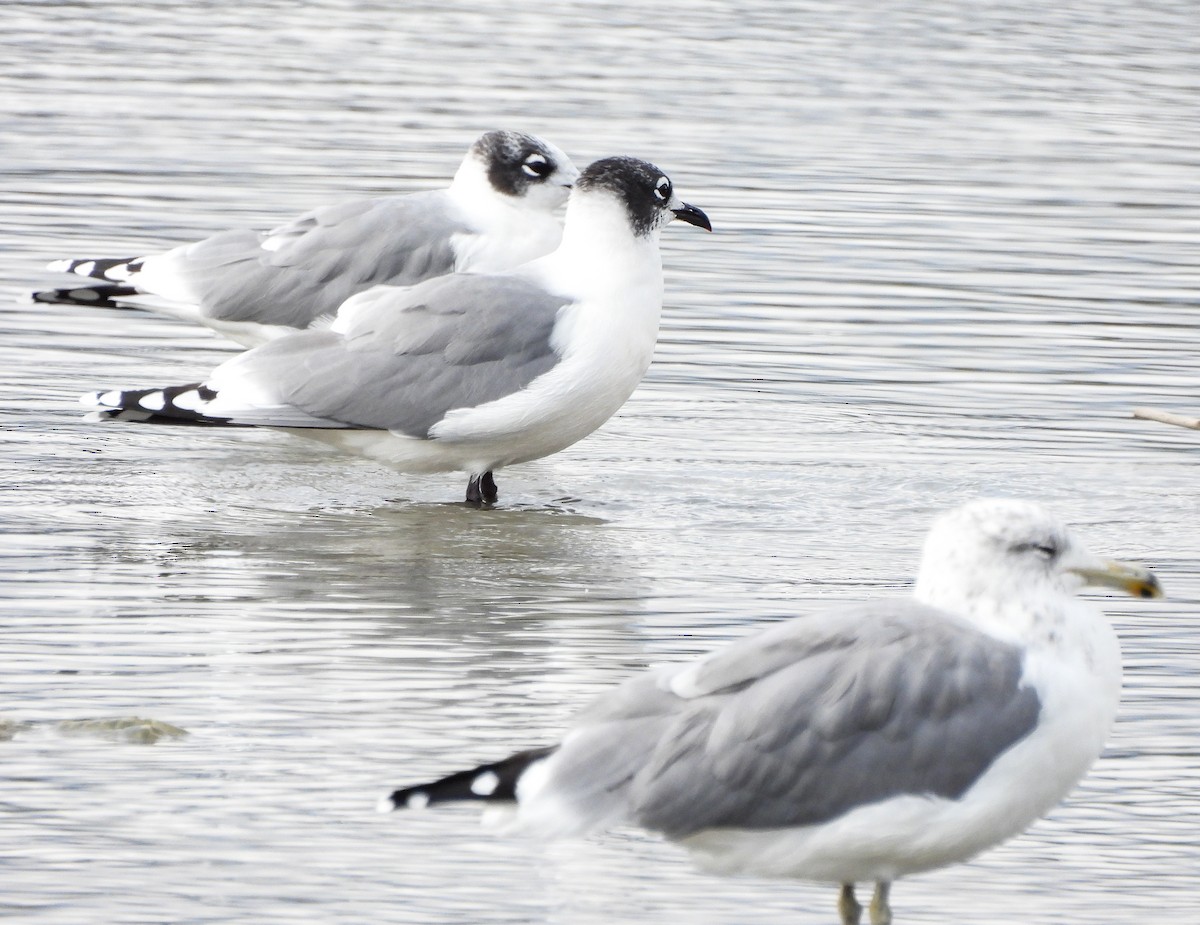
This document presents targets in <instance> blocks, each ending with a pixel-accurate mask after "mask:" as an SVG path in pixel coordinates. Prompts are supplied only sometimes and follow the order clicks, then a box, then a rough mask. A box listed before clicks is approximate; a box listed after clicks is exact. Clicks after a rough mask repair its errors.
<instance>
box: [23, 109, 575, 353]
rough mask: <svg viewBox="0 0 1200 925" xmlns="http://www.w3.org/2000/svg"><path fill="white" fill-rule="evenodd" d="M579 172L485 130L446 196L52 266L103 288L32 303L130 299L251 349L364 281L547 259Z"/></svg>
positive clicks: (405, 281)
mask: <svg viewBox="0 0 1200 925" xmlns="http://www.w3.org/2000/svg"><path fill="white" fill-rule="evenodd" d="M578 175H579V171H578V170H577V169H576V168H575V165H574V164H572V163H571V161H570V159H569V158H568V157H567V156H566V155H565V154H563V152H562V151H560V150H559V149H558V148H556V147H555V146H554V145H552V144H550V143H549V142H548V141H545V140H543V139H541V138H537V137H535V136H533V135H526V134H522V133H520V132H509V131H495V132H487V133H486V134H484V135H482V136H481V137H480V138H479V139H477V140H476V141H475V143H474V144H473V145H471V148H470V150H468V151H467V154H466V156H465V157H464V158H463V161H462V164H461V165H460V166H459V168H458V172H457V173H456V174H455V175H454V180H453V182H452V183H451V184H450V186H449V187H448V188H447V189H440V190H430V191H427V192H422V193H411V194H408V195H403V196H389V197H383V198H378V199H359V200H354V201H350V202H343V203H340V204H338V205H333V206H327V207H324V208H320V209H316V210H314V211H312V212H306V213H305V214H303V215H300V216H298V217H297V218H295V219H293V220H292V221H290V222H287V223H285V224H283V225H280V226H279V227H278V228H275V229H273V230H271V231H268V232H258V231H253V230H248V229H245V230H234V231H226V232H222V233H220V234H217V235H214V236H213V237H210V238H206V239H205V240H203V241H198V242H196V243H193V244H185V245H182V246H180V247H176V248H174V249H173V250H169V251H167V252H165V253H162V254H154V255H150V256H144V257H131V258H105V259H74V260H57V261H54V262H53V263H51V264H50V269H52V270H58V271H62V272H70V273H75V274H78V275H80V276H87V277H94V278H96V279H100V280H106V281H107V282H104V283H99V284H96V285H91V286H84V287H79V286H76V287H73V288H65V289H53V290H47V291H44V292H35V293H34V294H33V297H34V299H35V300H36V301H41V302H69V303H74V304H87V305H104V306H109V307H113V306H117V305H119V304H122V302H123V300H128V299H130V298H131V297H132V298H134V299H135V300H134V301H133V302H131V303H129V304H132V305H135V306H138V305H140V306H141V307H146V308H151V309H157V310H158V311H161V312H164V313H166V314H170V315H175V316H177V317H182V318H185V319H189V320H193V321H198V322H200V323H202V324H205V325H207V326H208V327H210V328H213V329H214V330H216V331H217V332H218V333H220V334H222V335H224V336H226V337H229V338H230V339H232V340H235V341H237V342H239V343H241V344H245V345H247V346H254V345H256V344H261V343H263V342H265V341H267V340H270V339H272V338H273V337H277V336H279V335H281V334H290V333H292V332H293V331H294V330H297V329H302V328H306V327H308V326H309V325H310V324H312V323H313V322H314V321H315V320H316V319H318V318H320V317H322V316H324V315H332V314H333V313H334V312H335V311H337V308H338V306H339V305H341V304H342V302H344V301H345V300H346V299H348V298H349V297H350V296H352V295H354V294H355V293H357V292H362V291H363V290H364V289H368V288H370V287H371V286H375V285H379V284H392V285H402V286H407V285H412V284H414V283H419V282H421V281H422V280H425V279H429V278H431V277H435V276H443V275H444V274H446V273H452V272H456V271H457V272H475V273H495V272H498V271H501V270H508V269H511V268H512V267H516V266H519V265H520V264H522V263H526V262H528V261H530V260H533V259H535V258H537V257H541V256H543V255H545V254H548V253H550V252H551V251H552V250H554V249H555V248H556V247H557V246H558V244H559V241H560V239H561V237H562V225H561V223H560V222H559V220H558V217H557V216H556V215H555V214H554V213H555V210H556V209H557V208H558V207H559V206H561V205H562V204H563V203H564V202H565V201H566V199H567V193H568V190H569V189H570V187H571V185H572V184H573V183H574V182H575V180H576V178H577V177H578ZM141 296H151V297H154V298H152V299H150V300H141V299H138V298H136V297H141Z"/></svg>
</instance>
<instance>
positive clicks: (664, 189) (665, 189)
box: [654, 177, 671, 202]
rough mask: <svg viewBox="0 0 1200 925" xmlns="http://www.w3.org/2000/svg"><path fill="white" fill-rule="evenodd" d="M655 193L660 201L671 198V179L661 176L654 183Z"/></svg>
mask: <svg viewBox="0 0 1200 925" xmlns="http://www.w3.org/2000/svg"><path fill="white" fill-rule="evenodd" d="M654 195H655V196H657V197H658V201H659V202H666V201H667V200H668V199H670V198H671V181H670V180H668V179H667V178H666V177H659V178H658V182H657V183H655V184H654Z"/></svg>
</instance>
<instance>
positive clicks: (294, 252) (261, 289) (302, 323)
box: [147, 190, 470, 328]
mask: <svg viewBox="0 0 1200 925" xmlns="http://www.w3.org/2000/svg"><path fill="white" fill-rule="evenodd" d="M469 231H470V228H469V227H468V226H467V225H466V223H465V222H464V221H463V219H462V218H461V217H459V215H458V212H457V210H456V209H455V208H454V206H453V205H452V203H451V202H450V200H449V198H448V196H447V195H446V193H445V192H444V191H440V190H439V191H431V192H427V193H416V194H412V195H408V196H396V197H390V198H383V199H367V200H359V201H355V202H347V203H342V204H340V205H336V206H330V207H327V208H323V209H316V210H314V211H312V212H308V213H306V214H304V215H301V216H300V217H298V218H297V219H295V220H294V221H292V222H290V223H288V224H286V225H282V226H280V227H279V228H276V229H274V230H273V231H270V232H268V233H266V234H265V235H264V234H260V233H259V232H255V231H228V232H224V233H222V234H218V235H214V236H213V237H211V238H207V239H205V240H204V241H200V242H197V243H195V244H190V245H186V246H184V247H180V248H176V249H175V250H173V251H169V252H168V253H166V254H163V255H162V256H160V257H153V258H148V260H147V263H149V262H150V261H158V262H159V268H162V272H167V273H169V274H171V275H173V276H175V277H177V278H179V279H181V280H183V281H184V282H185V284H186V286H187V287H188V289H190V290H191V291H192V292H193V293H195V297H196V300H197V301H198V303H199V305H200V308H201V312H202V314H204V315H205V316H206V317H209V318H213V319H216V320H221V321H253V322H258V323H260V324H271V325H285V326H288V327H295V328H304V327H307V326H308V325H309V324H311V323H312V322H313V321H314V320H316V319H317V318H319V317H321V316H322V315H329V314H333V313H334V312H335V311H337V308H338V306H339V305H341V304H342V302H344V301H345V300H346V299H347V298H349V297H350V296H351V295H353V294H355V293H356V292H361V291H362V290H364V289H367V288H369V287H371V286H374V285H377V284H381V283H390V284H394V285H411V284H413V283H417V282H420V281H421V280H424V279H428V278H430V277H433V276H441V275H444V274H446V273H450V272H452V271H453V270H454V265H455V253H454V248H453V246H452V244H451V239H452V237H453V236H454V235H456V234H460V233H465V232H469ZM149 275H150V273H149V271H147V276H149Z"/></svg>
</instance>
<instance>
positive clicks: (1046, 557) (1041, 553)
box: [1013, 543, 1058, 562]
mask: <svg viewBox="0 0 1200 925" xmlns="http://www.w3.org/2000/svg"><path fill="white" fill-rule="evenodd" d="M1013 552H1015V553H1023V552H1029V553H1033V554H1034V555H1035V556H1037V557H1038V558H1039V559H1042V560H1043V561H1045V562H1053V561H1054V560H1055V559H1057V558H1058V547H1057V546H1054V545H1053V544H1051V543H1019V544H1018V545H1016V546H1014V547H1013Z"/></svg>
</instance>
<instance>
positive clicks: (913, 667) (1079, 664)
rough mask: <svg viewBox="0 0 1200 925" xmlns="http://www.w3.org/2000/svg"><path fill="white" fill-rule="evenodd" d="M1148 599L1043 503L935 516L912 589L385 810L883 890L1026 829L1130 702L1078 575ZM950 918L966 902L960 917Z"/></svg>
mask: <svg viewBox="0 0 1200 925" xmlns="http://www.w3.org/2000/svg"><path fill="white" fill-rule="evenodd" d="M1089 586H1091V587H1097V586H1098V587H1103V588H1114V589H1117V590H1120V591H1123V592H1126V593H1130V594H1133V595H1136V596H1140V597H1158V596H1160V595H1161V593H1162V592H1161V590H1160V588H1159V585H1158V581H1157V580H1156V579H1155V577H1154V576H1153V574H1151V573H1150V572H1148V571H1147V570H1146V569H1143V568H1140V567H1137V566H1131V565H1127V564H1124V563H1120V562H1114V561H1109V560H1103V559H1098V558H1097V557H1095V556H1093V555H1092V554H1091V553H1089V552H1088V551H1087V550H1086V549H1085V548H1084V547H1083V546H1082V545H1081V544H1080V542H1079V541H1078V540H1077V539H1076V538H1075V537H1074V536H1073V535H1072V534H1071V532H1070V531H1069V530H1068V529H1067V528H1066V527H1065V526H1064V525H1063V524H1062V523H1061V522H1060V521H1058V520H1057V519H1056V518H1055V517H1053V516H1051V515H1050V514H1049V513H1048V512H1047V511H1045V510H1044V509H1043V508H1042V507H1040V506H1038V505H1036V504H1032V503H1028V502H1021V501H1013V500H1000V499H987V500H981V501H975V502H972V503H969V504H966V505H964V506H962V507H960V508H957V509H955V510H953V511H950V512H949V513H947V514H945V515H943V516H942V517H940V518H939V519H938V520H937V521H936V522H935V523H934V525H933V528H932V530H931V531H930V533H929V536H928V539H927V540H926V543H925V552H924V556H923V558H922V561H921V567H920V571H919V574H918V576H917V584H916V590H915V593H914V595H913V598H914V599H910V600H897V601H891V602H885V601H879V602H875V603H871V604H863V605H858V606H851V607H845V608H841V609H830V610H828V611H825V612H821V613H814V614H812V615H811V616H805V617H800V618H796V619H792V620H788V621H786V622H783V623H780V624H778V625H776V626H773V627H771V628H769V629H767V630H765V631H763V632H760V633H757V634H754V635H750V636H748V637H747V638H745V639H743V640H740V641H738V642H734V643H733V644H732V645H729V646H727V647H726V648H724V649H720V650H718V651H716V652H714V653H712V654H711V655H709V656H707V657H705V658H702V659H700V660H699V661H694V662H690V663H686V662H685V663H683V664H678V665H669V666H665V667H662V668H658V669H654V670H650V671H647V672H644V673H643V674H641V675H637V676H635V677H634V678H632V679H631V680H629V681H627V682H626V683H625V684H623V685H621V686H619V687H617V688H616V689H615V690H613V691H612V692H610V693H608V694H604V695H602V696H601V697H600V698H599V699H598V700H596V701H595V702H594V703H593V704H592V705H591V706H590V707H589V708H587V709H585V710H584V711H583V713H582V714H580V715H579V716H578V717H577V719H576V721H575V723H574V725H573V726H572V727H571V728H570V729H569V730H568V732H567V734H566V735H565V737H563V738H562V740H561V741H560V742H559V744H557V745H551V746H549V747H544V748H535V749H531V750H527V751H523V752H519V753H517V754H515V755H513V756H511V757H509V758H507V759H505V760H503V761H499V762H495V763H492V764H486V765H482V766H480V767H475V768H471V769H469V770H466V771H460V772H458V773H456V774H452V775H450V776H448V777H445V778H442V779H440V780H437V781H434V782H431V783H427V784H420V785H417V786H412V787H405V788H403V789H401V790H396V791H394V792H392V793H390V794H388V795H387V796H386V797H384V798H383V800H382V801H381V802H380V807H379V808H380V809H381V810H382V811H385V812H386V811H391V810H393V809H403V808H410V809H415V808H424V807H426V806H430V805H433V804H438V803H444V802H450V801H456V800H475V801H483V802H486V803H489V804H494V805H497V806H504V805H507V806H508V807H510V808H511V809H510V813H511V815H510V819H511V821H512V826H513V827H514V828H515V829H517V830H524V831H525V832H527V833H532V834H535V835H537V836H539V837H556V836H563V835H575V834H582V833H584V832H588V831H591V830H593V829H597V828H600V827H604V826H611V825H616V824H622V823H624V824H634V825H640V826H643V827H645V828H648V829H651V830H654V831H657V832H661V833H663V834H664V835H666V836H667V837H668V838H670V839H672V840H674V841H677V842H679V843H680V844H682V845H683V846H684V847H685V848H687V849H688V850H689V851H690V852H691V853H692V855H693V857H694V858H695V859H696V860H697V861H698V862H699V863H700V864H701V866H703V867H705V868H707V869H710V870H713V871H716V872H720V873H729V874H751V875H756V876H771V877H796V878H803V879H808V880H818V881H826V882H829V883H832V884H837V885H840V887H841V895H840V901H839V904H838V906H839V910H840V913H841V921H842V922H843V923H844V925H854V923H857V922H858V921H859V920H860V917H861V914H862V907H861V906H860V905H859V903H858V900H857V898H856V896H855V893H854V886H855V883H856V882H862V881H868V882H872V881H873V882H874V883H875V884H876V887H875V894H874V897H873V899H872V901H871V905H870V920H871V922H872V923H873V925H886V923H889V922H891V920H892V912H891V906H890V902H889V890H890V885H891V883H892V881H893V880H895V879H897V878H899V877H903V876H906V875H908V874H913V873H917V872H920V871H925V870H930V869H933V868H937V867H942V866H945V865H948V864H953V863H956V862H959V861H963V860H966V859H967V858H970V857H972V856H973V855H975V854H977V853H978V852H980V851H983V850H985V849H987V848H990V847H991V846H993V845H996V844H998V843H1000V842H1002V841H1004V840H1005V839H1008V838H1011V837H1012V836H1014V835H1016V834H1018V833H1020V832H1021V831H1023V830H1024V829H1025V828H1026V827H1027V826H1028V825H1030V824H1031V823H1032V822H1034V821H1035V820H1036V819H1038V818H1039V817H1040V816H1042V815H1043V814H1044V813H1046V812H1047V811H1048V810H1050V809H1051V808H1052V807H1053V806H1054V805H1055V804H1056V803H1058V801H1059V800H1061V799H1062V798H1063V797H1064V796H1065V795H1066V794H1067V793H1068V792H1069V791H1070V790H1071V788H1072V787H1074V786H1075V784H1076V782H1077V781H1078V780H1079V779H1080V778H1081V777H1082V776H1083V775H1084V774H1085V773H1086V772H1087V770H1088V768H1089V767H1090V766H1091V765H1092V763H1093V762H1094V761H1095V760H1096V759H1097V758H1098V757H1099V755H1100V752H1101V750H1102V749H1103V747H1104V742H1105V739H1106V737H1107V736H1108V732H1109V729H1110V728H1111V726H1112V724H1113V720H1114V718H1115V716H1116V712H1117V700H1118V696H1119V692H1120V686H1121V657H1120V649H1119V646H1118V643H1117V638H1116V634H1115V633H1114V632H1113V630H1112V628H1111V626H1110V625H1109V624H1108V621H1107V620H1106V619H1105V618H1104V615H1103V614H1102V613H1101V612H1100V611H1099V609H1098V608H1096V607H1095V606H1093V605H1091V604H1089V603H1087V602H1085V601H1081V600H1079V599H1078V598H1076V596H1075V595H1076V592H1077V591H1078V590H1080V589H1082V588H1084V587H1089ZM949 918H951V919H953V918H954V916H953V914H950V915H949Z"/></svg>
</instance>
